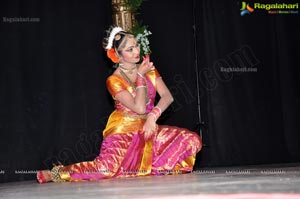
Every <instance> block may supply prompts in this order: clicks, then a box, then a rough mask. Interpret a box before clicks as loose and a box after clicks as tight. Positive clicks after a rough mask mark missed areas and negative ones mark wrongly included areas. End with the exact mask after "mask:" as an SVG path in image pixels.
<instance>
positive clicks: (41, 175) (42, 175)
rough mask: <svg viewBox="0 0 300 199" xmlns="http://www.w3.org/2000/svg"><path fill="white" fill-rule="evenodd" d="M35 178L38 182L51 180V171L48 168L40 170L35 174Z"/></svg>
mask: <svg viewBox="0 0 300 199" xmlns="http://www.w3.org/2000/svg"><path fill="white" fill-rule="evenodd" d="M36 178H37V180H38V182H39V183H40V184H42V183H46V182H49V181H51V179H52V178H51V173H50V170H41V171H38V172H37V174H36Z"/></svg>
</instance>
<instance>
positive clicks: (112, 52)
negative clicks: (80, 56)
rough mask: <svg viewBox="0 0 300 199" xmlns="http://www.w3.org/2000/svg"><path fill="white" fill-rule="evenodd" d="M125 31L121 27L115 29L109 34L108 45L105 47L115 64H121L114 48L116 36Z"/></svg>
mask: <svg viewBox="0 0 300 199" xmlns="http://www.w3.org/2000/svg"><path fill="white" fill-rule="evenodd" d="M121 31H123V29H122V28H121V27H118V26H117V27H114V28H113V29H112V30H111V31H110V34H109V37H108V40H107V45H106V46H105V49H106V50H107V51H106V53H107V57H108V58H110V59H111V60H112V61H113V62H114V63H119V58H118V56H117V53H116V51H115V49H114V48H113V41H114V38H115V36H116V35H117V34H118V33H119V32H121Z"/></svg>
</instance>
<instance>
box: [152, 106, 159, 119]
mask: <svg viewBox="0 0 300 199" xmlns="http://www.w3.org/2000/svg"><path fill="white" fill-rule="evenodd" d="M149 115H152V116H153V117H154V118H155V121H156V120H157V119H158V118H159V116H160V115H161V109H160V108H159V107H158V106H156V107H154V108H153V109H152V110H151V112H150V113H149Z"/></svg>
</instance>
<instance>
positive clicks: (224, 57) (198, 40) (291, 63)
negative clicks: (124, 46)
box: [0, 0, 300, 182]
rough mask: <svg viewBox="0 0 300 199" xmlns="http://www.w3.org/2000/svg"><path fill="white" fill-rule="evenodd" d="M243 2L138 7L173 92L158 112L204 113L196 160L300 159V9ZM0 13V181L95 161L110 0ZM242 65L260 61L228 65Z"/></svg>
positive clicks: (180, 117) (19, 4)
mask: <svg viewBox="0 0 300 199" xmlns="http://www.w3.org/2000/svg"><path fill="white" fill-rule="evenodd" d="M240 8H241V2H240V1H223V2H220V1H219V2H217V1H216V0H210V1H192V0H189V1H182V2H177V3H174V1H171V0H164V1H160V0H150V1H145V2H144V3H143V5H142V9H141V10H140V14H139V15H138V17H139V18H140V19H142V20H143V22H144V24H147V25H149V28H150V30H151V31H152V33H153V35H152V36H151V38H150V42H151V48H152V51H153V53H152V55H151V58H152V60H153V61H154V62H155V65H156V67H157V68H158V70H159V71H160V73H161V75H162V76H163V79H164V80H165V82H166V84H167V85H168V87H169V88H170V90H171V92H172V94H173V95H174V98H175V102H174V103H173V104H172V106H171V107H170V108H169V109H168V110H167V111H166V112H165V113H164V115H163V116H162V118H161V119H160V120H159V123H161V124H169V125H176V126H181V127H186V128H189V129H191V130H196V129H197V123H198V122H199V121H201V122H203V123H204V125H202V126H204V128H202V131H201V133H202V135H203V141H204V143H205V145H206V146H205V147H204V148H203V150H202V152H201V153H199V154H198V156H197V161H196V166H195V169H199V168H201V167H207V166H224V165H246V164H267V163H286V162H299V160H300V143H299V141H300V135H299V128H298V126H296V125H297V124H298V123H299V117H297V115H298V112H299V109H300V107H299V83H300V82H299V81H300V80H299V75H300V72H299V68H298V65H299V64H298V63H297V61H298V60H297V55H298V54H297V47H298V46H299V35H300V34H299V29H298V27H299V20H297V19H298V18H299V17H298V14H294V15H268V14H266V13H263V12H262V11H258V10H256V11H255V12H254V13H252V14H250V15H246V16H243V17H242V16H240ZM0 13H1V31H0V36H1V37H0V38H1V47H0V55H1V61H0V67H1V69H0V95H1V96H0V132H1V141H0V173H1V174H0V182H8V181H15V180H27V179H34V178H35V175H34V172H35V171H36V170H39V169H46V168H51V165H52V163H56V162H57V161H60V162H61V163H63V164H71V163H74V162H78V161H85V160H92V159H93V158H94V157H95V156H96V155H97V154H98V152H99V147H100V146H101V141H102V135H101V133H102V130H103V129H104V127H105V124H106V120H107V117H108V116H109V114H110V112H111V111H112V110H113V104H112V100H111V98H110V96H109V94H108V92H107V91H106V87H105V80H106V78H107V77H108V75H109V74H110V73H111V72H112V70H111V64H110V62H109V60H108V59H107V58H106V57H105V54H104V51H103V49H102V48H101V41H102V38H103V35H104V31H105V30H106V29H107V28H108V26H109V25H110V24H111V23H112V20H111V6H110V1H109V0H98V1H96V0H91V1H88V2H84V1H71V0H68V1H67V0H66V1H38V0H31V1H26V2H23V1H16V0H12V1H1V3H0ZM4 17H5V18H11V17H23V18H26V17H30V18H34V17H35V18H38V19H39V22H13V23H10V22H7V21H5V19H4ZM244 67H246V68H248V70H249V69H251V70H254V72H250V71H244V72H228V70H230V69H241V68H244ZM197 74H198V75H197ZM197 76H198V77H199V79H198V81H197ZM197 82H198V84H197ZM198 88H199V89H198ZM198 90H199V91H200V92H198ZM198 94H199V96H200V103H199V102H198V99H197V96H198ZM198 105H200V109H201V120H200V119H199V118H198V115H199V114H198V110H199V108H198V107H199V106H198ZM198 133H200V132H199V131H198Z"/></svg>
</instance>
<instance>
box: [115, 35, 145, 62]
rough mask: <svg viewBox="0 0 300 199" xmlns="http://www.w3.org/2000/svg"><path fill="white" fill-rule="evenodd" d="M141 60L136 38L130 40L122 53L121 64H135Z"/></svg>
mask: <svg viewBox="0 0 300 199" xmlns="http://www.w3.org/2000/svg"><path fill="white" fill-rule="evenodd" d="M139 60H140V47H139V45H138V43H137V41H136V39H135V38H133V37H131V38H128V39H127V41H126V43H125V46H124V48H123V49H122V51H121V59H120V62H121V63H123V64H125V65H126V64H135V63H137V62H138V61H139Z"/></svg>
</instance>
